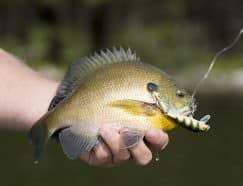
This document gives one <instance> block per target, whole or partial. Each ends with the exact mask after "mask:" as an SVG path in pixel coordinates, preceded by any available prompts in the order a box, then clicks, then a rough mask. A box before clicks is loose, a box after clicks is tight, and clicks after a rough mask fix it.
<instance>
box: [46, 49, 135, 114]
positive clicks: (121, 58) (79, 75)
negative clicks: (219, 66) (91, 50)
mask: <svg viewBox="0 0 243 186" xmlns="http://www.w3.org/2000/svg"><path fill="white" fill-rule="evenodd" d="M139 61H140V59H139V58H138V57H137V56H136V54H135V53H133V52H132V51H131V49H130V48H129V49H128V50H127V51H125V50H124V49H123V48H121V47H120V49H119V50H118V49H116V48H113V50H112V51H110V50H108V49H107V50H106V51H105V52H104V51H101V52H100V54H98V53H95V54H94V55H92V56H89V57H82V58H81V59H79V60H78V61H75V62H73V63H71V64H70V65H69V67H68V70H67V73H66V74H65V76H64V79H63V80H62V82H61V83H60V85H59V87H58V89H57V92H56V95H55V97H54V98H53V99H52V101H51V103H50V106H49V108H48V111H49V110H51V109H53V108H54V107H55V106H56V105H57V104H58V103H59V102H60V101H62V100H63V99H64V98H65V97H67V96H68V95H70V94H71V93H72V92H73V91H74V90H75V88H76V87H77V86H78V85H79V84H80V83H81V82H82V79H84V78H85V77H86V76H87V75H88V74H90V73H92V72H94V71H96V70H97V69H98V68H100V67H103V66H104V65H109V64H113V63H121V62H139Z"/></svg>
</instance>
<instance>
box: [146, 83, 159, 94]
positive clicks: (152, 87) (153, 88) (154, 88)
mask: <svg viewBox="0 0 243 186" xmlns="http://www.w3.org/2000/svg"><path fill="white" fill-rule="evenodd" d="M147 89H148V91H149V92H154V91H157V90H158V85H156V84H154V83H151V82H150V83H148V84H147Z"/></svg>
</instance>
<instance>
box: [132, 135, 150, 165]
mask: <svg viewBox="0 0 243 186" xmlns="http://www.w3.org/2000/svg"><path fill="white" fill-rule="evenodd" d="M129 151H130V152H131V155H132V157H133V159H134V160H135V162H136V163H137V164H139V165H147V164H148V163H149V162H150V161H151V160H152V153H151V151H150V150H149V148H148V147H147V146H146V145H145V143H144V141H143V140H141V141H139V142H138V144H137V145H135V146H134V147H131V148H130V149H129Z"/></svg>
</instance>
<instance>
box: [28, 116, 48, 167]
mask: <svg viewBox="0 0 243 186" xmlns="http://www.w3.org/2000/svg"><path fill="white" fill-rule="evenodd" d="M28 138H29V140H30V142H31V143H32V144H34V145H35V153H34V163H35V164H37V163H38V162H39V160H40V158H41V155H42V153H43V151H44V147H45V144H46V142H47V140H48V138H49V135H48V130H47V126H46V125H45V123H44V122H43V119H40V120H39V121H37V122H36V123H35V124H34V125H33V127H32V128H31V129H30V131H29V133H28Z"/></svg>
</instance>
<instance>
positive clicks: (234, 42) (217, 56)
mask: <svg viewBox="0 0 243 186" xmlns="http://www.w3.org/2000/svg"><path fill="white" fill-rule="evenodd" d="M242 34H243V28H242V29H241V30H240V32H239V33H238V35H237V36H236V37H235V39H234V40H233V42H232V43H231V44H229V45H228V46H227V47H225V48H223V49H222V50H220V51H218V52H217V53H216V55H215V56H214V58H213V60H212V62H211V63H210V66H209V68H208V70H207V72H206V73H205V75H204V76H203V78H202V79H201V80H200V81H199V82H198V84H197V85H196V87H195V89H194V91H193V94H192V97H195V95H196V93H197V91H198V89H199V88H200V86H201V85H202V83H203V82H204V81H205V80H206V79H207V78H208V75H209V74H210V72H211V70H212V69H213V66H214V64H215V63H216V61H217V59H218V58H219V57H220V56H221V55H222V54H223V53H224V52H226V51H228V50H230V49H231V48H233V47H234V46H235V45H236V43H237V42H238V41H239V39H240V37H241V35H242Z"/></svg>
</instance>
